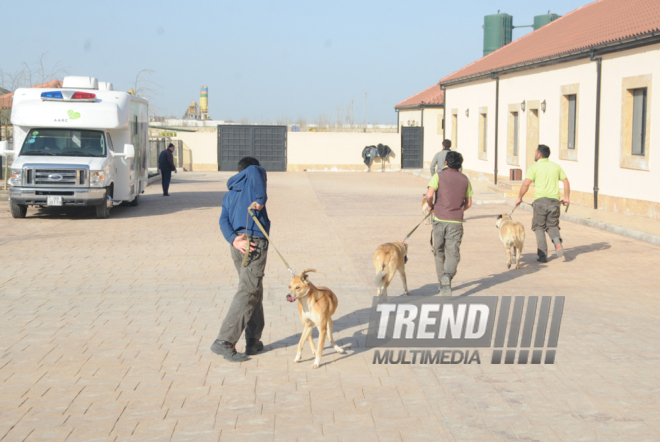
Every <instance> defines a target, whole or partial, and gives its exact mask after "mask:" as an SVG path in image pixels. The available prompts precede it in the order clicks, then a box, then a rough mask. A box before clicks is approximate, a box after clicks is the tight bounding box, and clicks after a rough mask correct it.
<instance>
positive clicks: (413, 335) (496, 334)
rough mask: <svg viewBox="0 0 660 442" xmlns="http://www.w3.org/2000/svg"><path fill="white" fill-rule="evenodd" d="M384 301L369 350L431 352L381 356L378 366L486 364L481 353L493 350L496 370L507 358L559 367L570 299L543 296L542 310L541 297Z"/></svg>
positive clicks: (377, 302) (377, 304)
mask: <svg viewBox="0 0 660 442" xmlns="http://www.w3.org/2000/svg"><path fill="white" fill-rule="evenodd" d="M382 299H383V298H378V297H375V298H374V301H373V306H372V309H371V317H370V321H369V329H368V334H367V344H366V345H367V347H372V348H373V347H385V348H391V347H399V348H401V347H406V348H410V347H417V348H420V347H421V348H425V350H410V355H409V354H408V351H407V350H398V352H397V351H396V350H385V351H384V352H383V353H381V351H380V350H376V351H375V353H374V359H373V363H374V364H415V363H418V364H460V363H463V364H471V363H473V362H476V363H478V364H480V363H481V356H480V354H479V350H478V349H479V348H493V352H492V356H491V364H501V363H502V356H504V363H505V364H514V363H516V356H517V363H518V364H527V363H529V362H531V363H532V364H541V362H542V361H543V363H545V364H554V361H555V356H556V350H555V349H556V347H557V342H558V340H559V328H560V326H561V318H562V313H563V309H564V300H565V297H564V296H555V297H552V296H542V297H540V305H539V297H538V296H529V297H525V296H516V297H515V298H512V297H511V296H503V297H502V298H497V297H492V296H476V297H470V298H460V297H459V298H437V297H418V298H396V299H388V300H387V301H386V302H383V300H382ZM500 299H501V302H500ZM512 300H513V303H512ZM498 304H499V309H498ZM512 304H513V305H512ZM537 307H538V309H537ZM537 310H538V311H537ZM551 311H552V315H551V314H550V312H551ZM523 313H524V314H523ZM496 319H497V321H496ZM548 329H549V330H548ZM521 331H522V333H521ZM546 337H547V339H546ZM427 348H435V349H436V350H435V351H432V350H427ZM459 348H463V349H465V350H460V349H459ZM470 349H472V350H470ZM530 354H531V359H530ZM544 354H545V358H544ZM408 356H410V357H409V358H408Z"/></svg>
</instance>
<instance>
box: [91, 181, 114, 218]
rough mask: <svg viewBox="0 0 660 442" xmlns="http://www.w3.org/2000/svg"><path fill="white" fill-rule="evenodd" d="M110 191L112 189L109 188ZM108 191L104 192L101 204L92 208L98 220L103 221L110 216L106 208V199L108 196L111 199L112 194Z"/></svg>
mask: <svg viewBox="0 0 660 442" xmlns="http://www.w3.org/2000/svg"><path fill="white" fill-rule="evenodd" d="M111 189H112V188H111V187H110V188H109V190H111ZM109 190H106V191H105V195H104V196H103V202H100V203H99V204H97V205H96V206H94V207H95V209H96V217H97V218H98V219H105V218H107V217H108V216H110V207H108V202H107V198H108V194H110V197H112V193H111V192H109Z"/></svg>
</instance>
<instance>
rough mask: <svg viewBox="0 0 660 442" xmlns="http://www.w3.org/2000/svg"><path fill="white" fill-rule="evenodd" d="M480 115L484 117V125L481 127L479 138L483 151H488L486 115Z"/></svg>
mask: <svg viewBox="0 0 660 442" xmlns="http://www.w3.org/2000/svg"><path fill="white" fill-rule="evenodd" d="M481 116H482V117H483V119H484V125H483V128H482V129H481V139H482V143H483V146H484V149H483V151H484V152H488V115H487V114H481Z"/></svg>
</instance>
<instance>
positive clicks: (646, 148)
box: [619, 74, 653, 171]
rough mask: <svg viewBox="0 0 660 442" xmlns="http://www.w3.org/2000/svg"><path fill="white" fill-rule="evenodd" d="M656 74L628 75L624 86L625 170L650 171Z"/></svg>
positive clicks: (623, 133)
mask: <svg viewBox="0 0 660 442" xmlns="http://www.w3.org/2000/svg"><path fill="white" fill-rule="evenodd" d="M652 82H653V76H652V74H645V75H637V76H635V77H625V78H623V79H622V85H621V86H622V88H621V137H620V140H621V151H620V152H621V156H620V161H619V166H620V167H622V168H624V169H633V170H645V171H648V170H649V155H650V153H651V149H652V148H653V144H652V143H651V129H652V127H651V110H652V107H651V103H652V102H653V90H652V86H653V83H652Z"/></svg>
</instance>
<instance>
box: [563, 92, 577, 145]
mask: <svg viewBox="0 0 660 442" xmlns="http://www.w3.org/2000/svg"><path fill="white" fill-rule="evenodd" d="M566 98H567V99H568V122H567V123H568V146H567V147H568V148H569V149H575V123H576V120H575V104H576V103H577V95H575V94H571V95H568V96H567V97H566Z"/></svg>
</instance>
